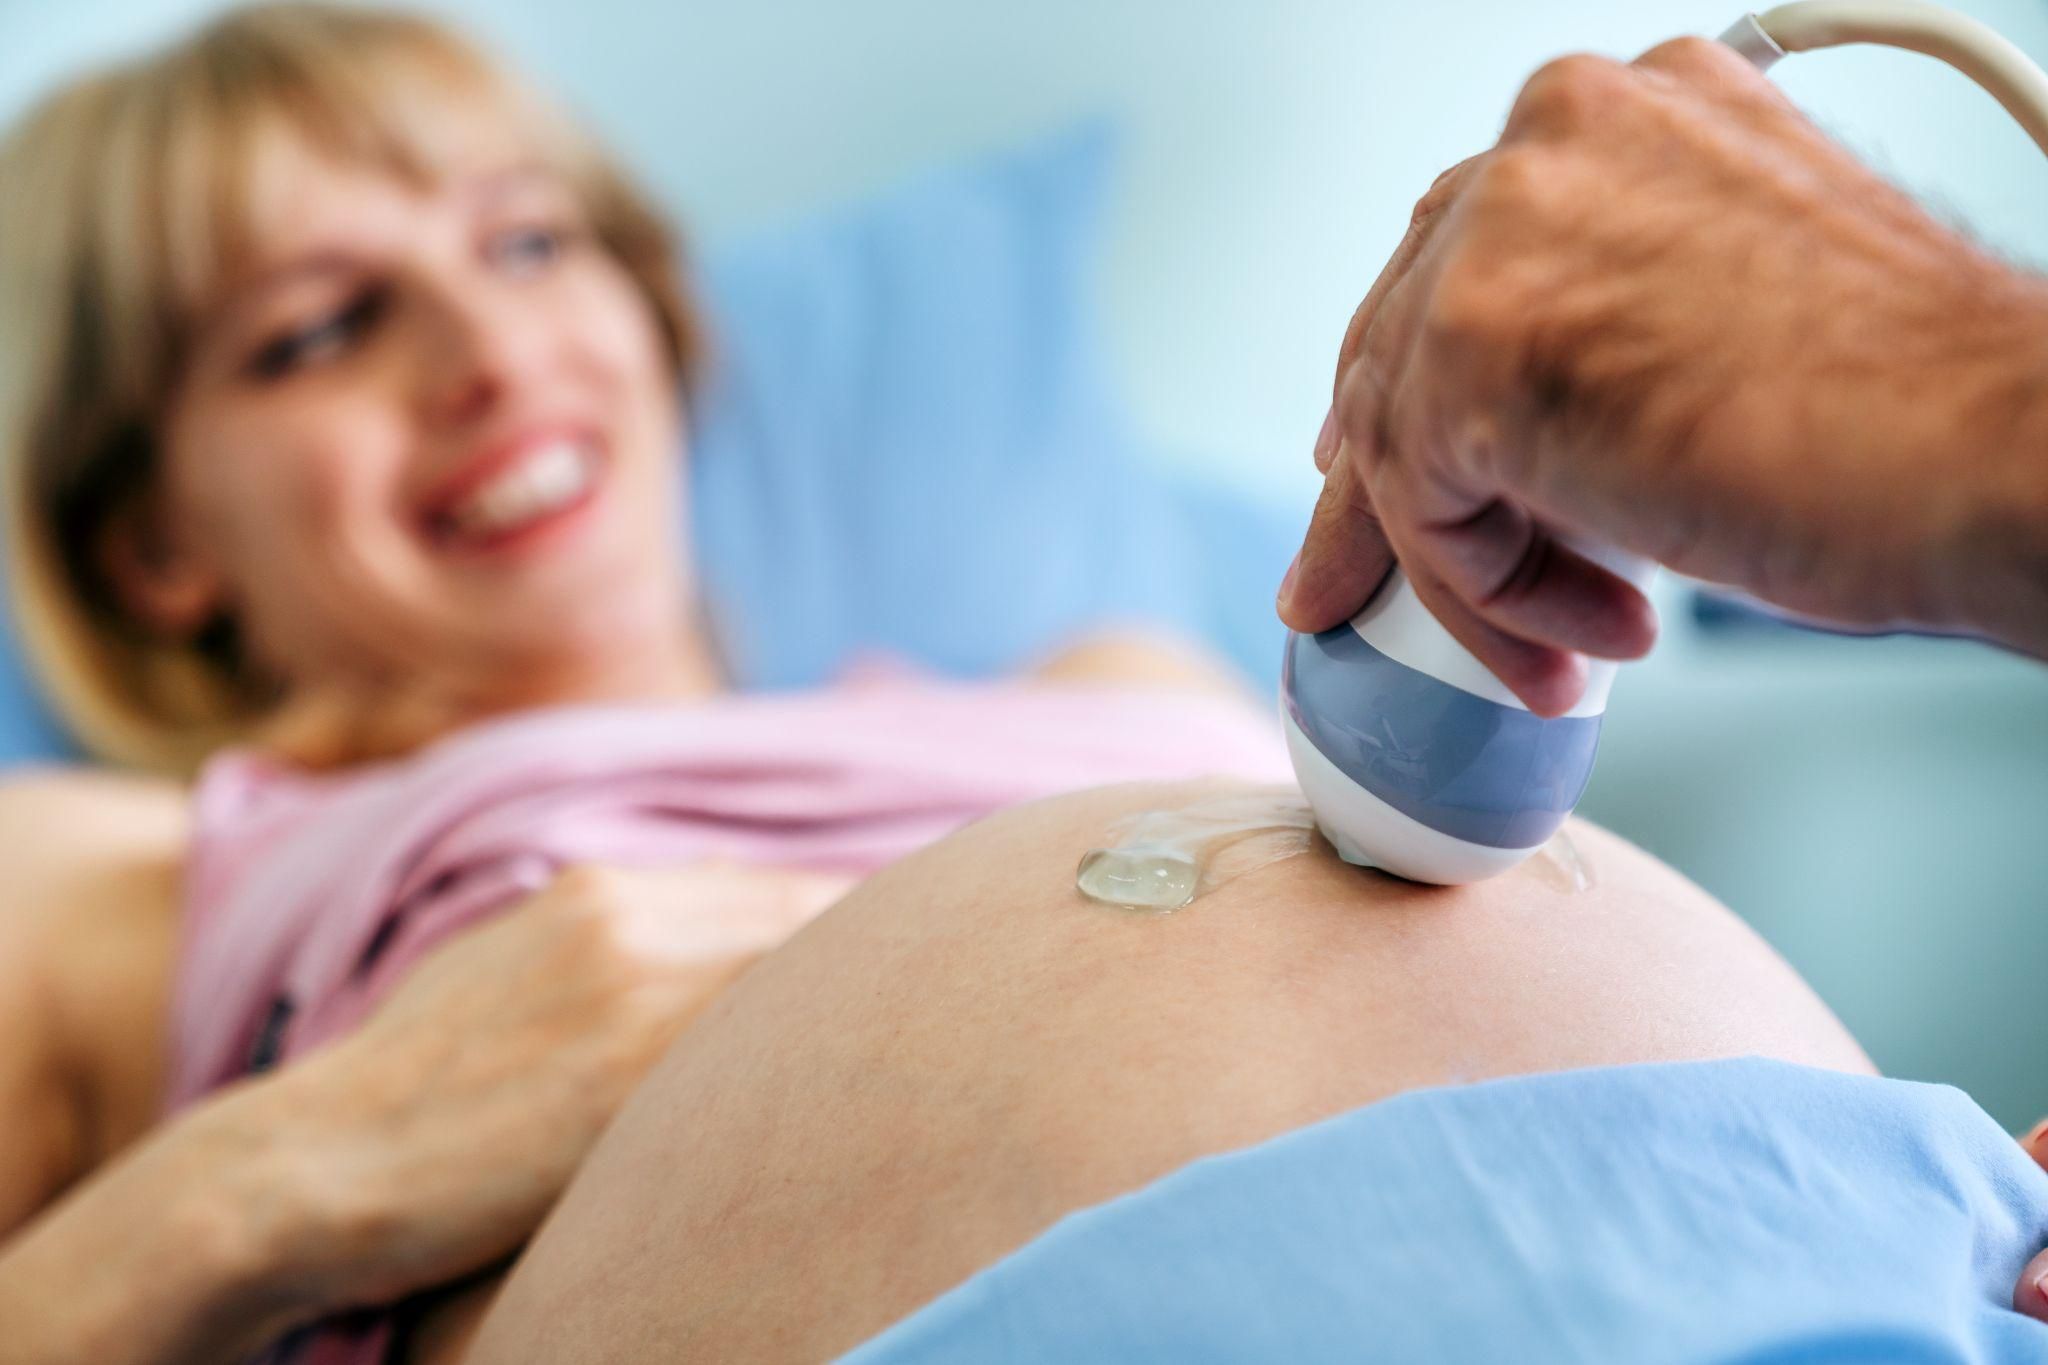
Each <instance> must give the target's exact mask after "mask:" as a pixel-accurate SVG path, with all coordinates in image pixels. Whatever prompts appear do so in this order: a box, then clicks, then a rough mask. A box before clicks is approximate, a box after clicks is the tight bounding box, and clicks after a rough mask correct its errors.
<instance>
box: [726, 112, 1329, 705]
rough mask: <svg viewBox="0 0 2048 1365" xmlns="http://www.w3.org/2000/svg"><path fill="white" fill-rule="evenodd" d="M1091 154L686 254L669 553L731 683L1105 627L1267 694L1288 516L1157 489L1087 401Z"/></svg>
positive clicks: (1008, 162)
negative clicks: (1120, 626) (689, 348)
mask: <svg viewBox="0 0 2048 1365" xmlns="http://www.w3.org/2000/svg"><path fill="white" fill-rule="evenodd" d="M1114 142H1115V139H1114V135H1113V133H1112V131H1111V129H1110V128H1109V127H1108V126H1107V125H1106V124H1103V123H1099V122H1098V123H1090V124H1086V125H1083V126H1082V127H1080V128H1078V129H1075V130H1071V131H1068V132H1066V133H1063V134H1061V135H1059V136H1056V137H1053V138H1050V139H1047V140H1045V141H1043V142H1041V143H1038V144H1035V145H1032V146H1029V147H1026V148H1023V149H1020V150H1017V151H1013V152H1009V153H1006V154H1002V155H997V156H989V157H984V158H982V159H979V160H977V161H974V162H972V163H970V164H967V165H965V166H961V167H958V168H953V169H948V170H944V171H940V172H937V173H934V174H929V175H926V176H924V177H922V178H920V179H917V180H915V181H913V182H911V183H909V184H907V185H904V186H902V187H900V188H898V189H896V190H894V191H892V192H890V193H888V194H886V195H884V196H882V197H880V198H879V199H876V200H874V201H872V202H869V203H863V204H857V205H854V206H852V207H849V208H847V209H845V210H842V211H841V212H838V213H836V214H833V215H831V216H829V217H827V218H825V219H823V220H819V221H813V222H809V223H805V224H804V225H802V226H801V227H799V228H797V229H794V230H792V231H789V232H784V233H776V234H771V235H768V236H765V237H761V238H757V239H755V240H752V241H749V242H746V243H744V244H742V245H741V246H740V247H739V248H737V249H736V250H731V251H727V252H725V253H722V254H714V255H713V256H712V257H711V262H710V267H709V269H708V270H707V271H706V272H705V277H704V279H703V280H702V281H701V282H700V288H701V289H702V290H703V292H704V295H705V297H706V299H707V301H708V303H709V305H710V311H711V313H712V315H713V316H714V317H715V318H716V319H717V321H718V323H719V327H720V334H719V344H720V346H721V348H722V361H723V363H722V365H721V366H720V367H719V368H718V369H717V370H716V371H715V372H714V373H713V375H712V378H711V381H710V383H709V384H708V385H707V386H706V389H705V391H704V393H703V394H702V395H701V398H700V405H699V406H700V411H699V412H698V413H697V414H696V416H695V420H694V423H693V426H694V437H693V440H694V448H693V452H692V456H691V461H692V464H691V468H692V480H693V483H694V488H695V492H694V498H695V503H694V511H695V516H694V534H695V537H696V546H697V550H698V562H699V572H700V574H701V575H702V579H703V586H704V588H705V593H706V597H707V600H708V601H709V603H710V604H711V609H712V613H713V616H714V619H715V621H716V623H717V625H718V628H719V631H720V636H721V639H722V641H723V642H724V644H725V646H726V651H727V655H728V660H729V662H730V664H731V666H732V667H733V669H734V671H735V673H736V675H737V676H738V678H739V679H740V681H741V682H742V683H744V684H746V685H749V686H774V687H789V686H801V685H804V684H809V683H815V682H818V681H821V680H822V679H824V678H826V677H828V676H830V674H831V673H832V672H833V671H834V670H835V669H836V668H837V667H838V666H839V665H841V664H842V663H843V662H844V661H845V660H846V658H847V657H848V656H849V655H850V654H853V653H856V652H858V651H861V650H863V649H884V650H888V651H890V652H892V653H897V654H902V655H906V656H909V657H911V658H914V659H917V660H920V661H922V662H924V663H926V664H928V665H931V666H934V667H937V668H939V669H942V670H946V671H950V672H955V673H960V674H967V675H983V674H989V673H994V672H998V671H1001V670H1003V669H1006V668H1010V667H1012V666H1014V665H1016V664H1019V663H1021V662H1024V661H1026V660H1028V659H1030V658H1032V657H1033V656H1035V655H1037V654H1039V653H1041V652H1042V651H1044V650H1046V649H1048V648H1050V647H1053V646H1055V645H1056V644H1058V643H1059V642H1060V641H1061V640H1062V639H1064V638H1067V637H1070V636H1071V635H1072V634H1074V633H1075V632H1077V631H1080V630H1084V629H1087V628H1088V627H1090V626H1091V625H1098V624H1105V623H1109V622H1113V621H1118V620H1125V621H1130V620H1136V621H1147V622H1152V623H1157V624H1164V625H1170V626H1175V627H1178V628H1179V629H1181V630H1183V631H1186V632H1188V633H1190V634H1193V635H1197V636H1204V637H1207V638H1208V639H1209V640H1210V641H1211V642H1212V643H1214V644H1216V645H1217V646H1219V647H1220V648H1222V649H1224V650H1225V651H1226V652H1227V653H1228V654H1230V655H1231V656H1232V657H1234V658H1236V659H1237V660H1238V661H1239V663H1240V664H1241V665H1242V666H1243V667H1244V668H1245V669H1246V670H1247V672H1249V673H1250V674H1252V675H1253V676H1255V677H1257V678H1260V679H1263V680H1266V681H1269V682H1270V681H1273V680H1274V679H1275V677H1276V675H1277V660H1278V657H1279V643H1280V628H1279V626H1278V623H1277V621H1275V619H1274V616H1273V608H1272V594H1273V590H1274V588H1275V587H1276V586H1277V585H1278V582H1279V578H1280V574H1281V572H1282V571H1283V570H1284V569H1285V567H1286V563H1287V557H1288V555H1289V554H1290V553H1291V552H1292V549H1293V546H1292V545H1291V544H1289V543H1288V530H1289V527H1288V526H1287V524H1286V521H1287V519H1285V518H1282V517H1281V516H1280V515H1279V514H1278V513H1277V512H1276V511H1275V510H1274V509H1271V508H1263V509H1262V508H1259V507H1257V506H1247V505H1245V500H1244V499H1243V498H1242V497H1238V496H1233V495H1231V494H1229V493H1227V492H1225V491H1224V490H1220V489H1214V488H1208V487H1205V486H1203V485H1201V484H1200V483H1198V482H1192V481H1189V480H1188V479H1186V478H1185V477H1184V476H1179V475H1176V474H1174V473H1172V472H1171V471H1170V469H1169V467H1168V462H1166V461H1165V460H1163V459H1159V458H1155V457H1154V456H1152V454H1151V453H1150V452H1147V451H1145V450H1143V449H1142V448H1141V444H1140V442H1139V441H1138V439H1137V438H1136V436H1135V434H1134V432H1133V430H1132V426H1131V423H1130V421H1129V420H1128V418H1127V416H1126V414H1125V412H1124V410H1123V408H1122V406H1121V404H1120V403H1119V401H1118V400H1117V398H1116V396H1115V394H1114V392H1113V389H1112V385H1111V384H1110V382H1109V379H1108V367H1107V365H1106V364H1105V363H1104V358H1103V354H1102V346H1101V338H1100V335H1099V331H1098V328H1097V326H1096V308H1095V304H1096V299H1097V297H1098V292H1099V291H1098V290H1097V288H1096V273H1097V271H1096V267H1097V257H1098V255H1099V251H1100V246H1101V241H1102V236H1103V233H1102V227H1103V218H1104V208H1105V199H1106V190H1107V188H1108V184H1109V180H1110V176H1111V171H1112V168H1113V161H1114V156H1113V153H1114Z"/></svg>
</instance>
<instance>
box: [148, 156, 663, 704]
mask: <svg viewBox="0 0 2048 1365" xmlns="http://www.w3.org/2000/svg"><path fill="white" fill-rule="evenodd" d="M288 160H289V161H290V163H291V164H290V165H289V167H288V168H285V169H281V171H280V173H279V174H277V175H275V176H272V177H270V178H269V180H268V182H267V184H268V186H269V193H268V195H267V197H266V198H265V199H263V200H262V201H261V202H260V203H259V204H258V205H257V206H256V210H255V215H254V216H255V222H254V224H253V240H254V242H255V247H254V249H253V250H252V251H251V252H250V253H249V259H247V260H246V261H244V262H240V263H238V264H239V265H241V266H242V267H243V268H241V269H238V270H237V271H235V272H234V278H233V279H232V280H231V281H230V282H229V284H228V285H227V287H226V288H225V289H224V291H223V295H222V297H221V298H220V299H219V300H218V302H217V305H216V306H215V307H214V308H212V309H211V310H209V312H208V314H207V316H206V317H205V319H204V321H203V323H202V325H201V326H200V328H199V329H198V334H197V337H196V340H195V344H194V347H193V351H192V353H191V360H190V363H189V366H188V368H187V370H186V372H185V374H184V375H183V376H182V378H181V381H180V384H179V386H178V389H177V392H176V393H175V395H174V397H173V401H172V403H171V405H170V408H169V411H168V413H167V417H166V422H165V424H164V427H163V431H162V436H163V451H164V470H165V483H166V486H165V489H164V492H165V494H166V495H167V496H166V498H165V500H164V501H165V507H166V510H167V513H168V523H169V524H168V530H169V532H170V536H169V539H170V541H171V543H172V544H173V545H174V546H176V550H175V553H176V554H177V555H178V556H180V557H182V559H183V560H184V562H185V564H186V567H187V569H188V570H191V571H193V572H196V573H199V574H201V575H203V576H204V578H205V581H206V582H208V583H209V584H210V585H211V587H212V589H213V590H214V591H216V592H217V594H218V599H219V604H220V605H222V606H224V607H226V608H227V609H228V610H230V611H231V612H232V613H233V614H234V616H235V617H236V619H237V621H238V623H239V625H240V627H241V630H242V634H243V637H244V639H245V640H246V641H247V642H248V643H249V645H250V647H251V648H252V649H253V650H254V651H255V652H256V654H257V655H258V656H259V657H260V658H261V659H262V660H263V661H264V662H265V663H266V664H267V665H268V666H269V667H270V668H272V669H273V670H276V671H278V672H279V673H281V675H282V676H283V677H284V679H285V680H286V683H287V685H288V686H289V687H302V686H305V685H307V684H308V683H313V682H319V683H324V684H331V685H355V686H364V687H369V688H372V689H377V690H382V689H388V688H389V687H390V686H392V685H393V684H394V682H396V683H399V684H401V685H426V686H436V687H440V688H444V689H451V690H454V691H458V692H468V693H473V694H478V695H485V696H489V695H498V694H503V693H507V692H512V693H520V692H524V691H530V690H532V689H535V688H542V689H544V688H545V687H546V685H547V683H546V680H547V679H548V678H549V677H551V676H553V675H554V674H555V673H556V672H561V673H563V674H564V675H565V676H566V675H567V674H571V673H574V672H576V671H577V670H579V669H587V668H590V667H593V666H598V665H600V664H601V663H602V661H603V660H604V659H606V658H609V657H612V656H613V655H615V654H616V653H618V652H619V651H628V652H630V651H644V650H660V649H663V648H668V649H673V648H674V641H675V638H676V636H677V633H678V631H679V630H680V628H681V624H682V619H683V618H682V610H683V605H682V585H681V581H680V579H681V569H680V564H679V546H678V545H677V543H676V540H677V526H678V523H679V514H680V506H679V502H678V489H677V487H676V484H677V482H678V466H679V448H680V441H681V432H680V429H679V428H680V422H679V413H678V400H677V398H676V396H675V377H674V375H673V373H672V369H671V365H670V362H669V359H668V355H667V351H666V349H665V347H664V344H663V342H662V338H661V334H660V330H659V326H658V323H657V320H656V316H655V313H654V311H653V308H652V307H651V305H650V303H649V302H648V300H647V298H646V297H645V295H644V294H643V293H642V292H641V290H640V289H639V288H638V287H637V285H636V284H635V282H634V281H633V279H632V278H631V277H630V276H629V275H628V274H627V273H626V271H625V270H624V268H623V267H622V266H621V265H620V264H619V263H618V261H617V260H616V259H615V258H613V257H612V256H611V255H610V253H609V252H607V251H606V250H605V249H604V247H603V246H602V245H601V244H600V243H599V242H598V241H597V240H596V239H595V238H594V237H593V236H592V234H591V231H590V228H589V225H588V223H587V222H586V221H585V219H584V217H583V211H582V208H581V205H580V204H579V203H578V201H577V199H576V197H575V196H574V195H573V194H572V193H571V191H570V189H569V187H568V186H567V185H566V184H564V183H563V182H561V181H560V180H559V179H557V178H555V177H553V176H551V175H550V174H548V173H547V172H545V171H541V170H538V169H535V168H534V167H533V166H532V165H531V164H527V163H522V162H521V161H520V160H519V159H518V158H516V157H500V158H489V159H479V162H478V164H477V165H475V167H474V168H473V170H471V171H470V172H468V173H466V174H463V175H460V176H454V177H451V178H450V179H448V180H447V181H446V182H445V183H439V184H436V185H434V186H433V187H432V188H430V189H426V190H421V189H417V188H414V187H411V186H409V185H408V184H406V183H405V182H403V181H401V180H399V179H397V178H395V177H392V176H388V175H386V174H383V173H381V172H379V171H376V170H374V169H369V168H353V167H349V166H344V165H337V164H335V163H333V162H329V161H323V160H319V159H315V158H312V157H309V156H305V155H301V156H298V157H296V158H289V159H288Z"/></svg>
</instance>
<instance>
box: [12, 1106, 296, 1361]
mask: <svg viewBox="0 0 2048 1365" xmlns="http://www.w3.org/2000/svg"><path fill="white" fill-rule="evenodd" d="M292 1088H293V1087H292V1085H291V1084H289V1083H288V1082H287V1078H286V1077H283V1076H281V1077H279V1078H278V1080H277V1081H275V1082H265V1083H262V1084H259V1085H252V1086H250V1087H248V1088H246V1089H243V1090H240V1091H236V1092H232V1093H230V1094H228V1095H226V1096H223V1097H222V1098H220V1099H218V1100H215V1101H214V1102H212V1103H210V1104H207V1105H204V1106H202V1107H200V1108H198V1109H195V1110H193V1111H191V1113H190V1114H189V1115H188V1116H186V1117H184V1118H182V1119H180V1120H179V1121H178V1122H176V1123H173V1124H170V1125H168V1126H166V1127H165V1128H163V1129H162V1130H160V1131H159V1132H157V1133H155V1134H153V1135H151V1136H150V1137H148V1138H147V1139H145V1140H144V1141H142V1142H141V1143H139V1144H137V1145H136V1146H135V1147H134V1148H133V1149H131V1150H130V1151H129V1152H128V1153H126V1154H124V1155H123V1156H122V1157H121V1158H119V1159H118V1160H116V1161H115V1162H113V1163H112V1164H111V1165H109V1166H108V1167H106V1168H105V1169H104V1170H102V1171H100V1172H99V1173H97V1174H96V1175H95V1176H93V1177H92V1178H91V1179H89V1180H86V1181H85V1182H83V1183H82V1184H80V1185H78V1186H77V1187H76V1188H74V1189H72V1190H71V1191H70V1192H69V1193H68V1194H66V1195H65V1196H64V1197H62V1198H61V1199H59V1200H58V1201H57V1202H56V1203H55V1204H53V1205H51V1206H50V1207H49V1208H47V1209H45V1210H44V1211H43V1212H42V1213H41V1215H40V1216H38V1217H37V1218H36V1219H35V1220H34V1221H32V1222H31V1223H30V1224H29V1225H28V1227H27V1228H25V1229H24V1230H23V1231H22V1232H21V1233H20V1234H19V1235H18V1236H16V1237H15V1238H14V1239H13V1240H11V1241H9V1242H8V1243H7V1244H6V1245H5V1246H4V1247H0V1322H5V1323H6V1324H7V1331H6V1332H5V1333H4V1334H0V1362H4V1365H32V1363H33V1365H66V1363H68V1362H72V1361H77V1362H85V1361H92V1362H97V1363H98V1365H172V1363H173V1362H187V1361H189V1362H194V1363H195V1365H197V1362H207V1361H219V1360H224V1359H231V1358H233V1357H234V1356H235V1355H236V1354H238V1353H247V1352H249V1351H252V1350H254V1349H256V1348H257V1347H259V1346H261V1345H262V1344H263V1343H264V1342H265V1341H266V1340H268V1339H270V1338H271V1337H272V1336H274V1335H276V1334H277V1333H279V1332H281V1331H282V1330H284V1329H285V1328H286V1327H288V1326H290V1325H291V1324H292V1323H293V1322H295V1321H297V1320H299V1319H301V1318H303V1317H305V1316H308V1315H309V1314H310V1312H311V1311H312V1310H313V1309H314V1307H315V1306H316V1304H317V1300H316V1299H315V1298H314V1294H313V1290H314V1287H315V1285H316V1284H317V1277H316V1276H315V1274H314V1273H313V1271H314V1270H315V1267H313V1266H311V1265H306V1266H301V1265H298V1264H295V1262H294V1260H293V1258H294V1257H295V1256H299V1257H302V1256H305V1255H307V1254H308V1253H310V1252H312V1251H313V1250H315V1249H316V1247H317V1242H318V1238H319V1237H320V1236H321V1235H322V1233H323V1231H324V1229H323V1228H322V1227H321V1226H320V1222H319V1219H318V1216H317V1209H316V1206H315V1205H313V1204H312V1203H310V1202H309V1201H307V1200H306V1199H304V1198H303V1194H304V1192H305V1188H306V1181H305V1176H306V1174H307V1172H305V1171H303V1170H300V1169H297V1168H296V1167H295V1164H294V1163H293V1161H292V1160H291V1159H290V1157H289V1154H288V1153H287V1152H285V1151H284V1150H283V1149H282V1144H281V1143H280V1142H279V1141H278V1137H279V1135H280V1134H283V1133H286V1132H289V1131H291V1126H290V1124H289V1123H288V1122H285V1121H284V1120H285V1119H286V1118H287V1117H288V1116H289V1114H290V1110H291V1106H292V1103H293V1100H292V1097H291V1095H290V1091H291V1090H292Z"/></svg>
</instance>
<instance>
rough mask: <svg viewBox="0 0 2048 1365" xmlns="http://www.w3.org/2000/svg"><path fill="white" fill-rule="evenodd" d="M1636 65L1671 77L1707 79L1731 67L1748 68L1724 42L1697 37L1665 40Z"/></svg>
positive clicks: (1686, 36)
mask: <svg viewBox="0 0 2048 1365" xmlns="http://www.w3.org/2000/svg"><path fill="white" fill-rule="evenodd" d="M1638 64H1639V65H1642V66H1652V67H1658V68H1660V69H1662V70H1665V71H1669V72H1672V73H1674V74H1679V75H1686V76H1693V77H1707V78H1716V77H1719V76H1721V75H1722V74H1724V73H1726V72H1727V71H1729V70H1730V69H1731V65H1732V66H1734V67H1739V68H1742V69H1745V70H1746V69H1748V66H1749V64H1748V63H1747V62H1746V61H1744V60H1743V59H1742V58H1741V57H1739V56H1738V55H1737V54H1736V53H1735V52H1734V50H1733V49H1731V48H1730V47H1729V46H1728V45H1727V44H1726V43H1717V42H1715V41H1714V40H1712V39H1711V38H1702V37H1700V36H1699V35H1698V34H1687V35H1685V36H1683V37H1679V38H1671V39H1667V40H1666V41H1664V42H1661V43H1659V44H1657V46H1655V47H1653V48H1651V49H1650V50H1649V51H1648V52H1645V53H1644V54H1643V55H1642V56H1641V57H1640V58H1639V59H1638Z"/></svg>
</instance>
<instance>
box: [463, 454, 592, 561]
mask: <svg viewBox="0 0 2048 1365" xmlns="http://www.w3.org/2000/svg"><path fill="white" fill-rule="evenodd" d="M602 463H603V461H602V458H601V457H600V456H599V454H598V452H597V449H596V447H595V445H594V444H593V443H591V442H589V441H584V440H577V439H573V438H570V437H558V438H556V439H554V440H550V441H546V442H544V443H542V444H539V445H536V446H534V447H533V448H532V449H531V450H528V451H526V452H525V453H524V454H522V455H520V456H519V458H517V459H516V460H514V461H512V462H511V463H510V464H508V465H507V466H506V467H505V468H503V469H501V470H499V471H498V472H497V473H495V474H493V475H491V476H490V477H489V478H487V479H485V480H483V481H482V482H480V483H479V484H477V485H476V487H474V488H472V489H470V490H468V491H467V492H466V493H464V494H463V495H462V496H461V497H459V498H457V499H455V500H454V501H453V502H450V503H448V504H447V505H445V506H443V507H441V508H439V509H437V510H436V511H435V512H433V513H432V514H431V515H430V516H429V517H428V527H429V530H430V531H431V533H432V534H433V537H434V539H435V540H436V541H437V542H439V543H441V544H443V545H446V546H448V547H450V548H470V549H487V548H493V547H497V546H501V545H504V544H507V543H509V542H511V541H513V540H515V539H524V538H525V537H526V535H527V534H528V533H529V532H533V531H536V530H538V529H539V528H540V527H542V526H544V525H548V524H551V523H553V522H556V521H559V520H562V519H563V518H565V517H566V516H568V515H569V514H570V513H572V512H574V511H576V510H577V509H578V508H580V507H582V506H583V505H584V504H586V503H587V502H589V501H590V499H591V495H592V493H593V492H594V491H595V489H596V487H597V482H598V476H599V474H600V473H601V472H602Z"/></svg>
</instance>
